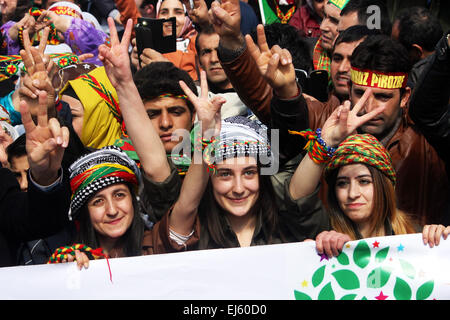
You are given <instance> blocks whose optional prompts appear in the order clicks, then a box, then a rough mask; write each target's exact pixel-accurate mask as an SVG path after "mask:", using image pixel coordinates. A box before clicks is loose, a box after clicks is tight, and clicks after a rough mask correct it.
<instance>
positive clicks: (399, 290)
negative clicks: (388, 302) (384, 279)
mask: <svg viewBox="0 0 450 320" xmlns="http://www.w3.org/2000/svg"><path fill="white" fill-rule="evenodd" d="M411 296H412V291H411V288H410V287H409V285H408V283H407V282H406V281H405V280H403V279H400V278H397V280H396V281H395V286H394V297H395V299H397V300H411Z"/></svg>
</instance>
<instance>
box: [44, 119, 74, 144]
mask: <svg viewBox="0 0 450 320" xmlns="http://www.w3.org/2000/svg"><path fill="white" fill-rule="evenodd" d="M48 128H49V129H50V132H51V135H52V137H53V138H54V139H55V141H56V144H57V145H58V146H62V147H65V146H64V144H66V145H67V144H68V141H69V139H68V131H67V132H66V130H68V129H67V128H66V127H61V125H60V124H59V121H58V120H57V119H56V118H51V119H50V120H49V121H48ZM64 129H66V130H64Z"/></svg>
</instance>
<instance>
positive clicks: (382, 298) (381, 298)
mask: <svg viewBox="0 0 450 320" xmlns="http://www.w3.org/2000/svg"><path fill="white" fill-rule="evenodd" d="M387 297H388V296H385V295H384V294H383V291H381V292H380V295H379V296H378V297H375V299H377V300H386V298H387Z"/></svg>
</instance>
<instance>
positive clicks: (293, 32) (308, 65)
mask: <svg viewBox="0 0 450 320" xmlns="http://www.w3.org/2000/svg"><path fill="white" fill-rule="evenodd" d="M264 33H265V34H266V40H267V44H268V45H269V48H271V47H273V46H274V45H276V44H277V45H279V46H280V47H281V48H282V49H287V50H288V51H289V52H290V53H291V56H292V63H293V65H294V67H295V68H296V69H302V70H305V71H307V72H308V73H309V72H310V71H312V70H313V64H312V57H311V52H310V49H309V45H308V42H307V40H306V39H305V38H304V37H302V36H301V35H300V34H299V33H298V30H297V28H295V27H294V26H291V25H289V24H283V23H279V22H277V23H271V24H267V25H265V26H264ZM251 36H252V38H253V41H255V42H256V41H257V36H256V30H253V31H252V33H251Z"/></svg>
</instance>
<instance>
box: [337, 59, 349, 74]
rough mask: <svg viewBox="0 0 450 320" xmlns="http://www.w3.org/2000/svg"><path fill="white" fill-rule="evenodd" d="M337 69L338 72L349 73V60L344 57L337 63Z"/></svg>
mask: <svg viewBox="0 0 450 320" xmlns="http://www.w3.org/2000/svg"><path fill="white" fill-rule="evenodd" d="M338 71H339V72H340V73H348V74H349V73H350V60H348V59H344V60H342V62H341V64H340V65H339V68H338Z"/></svg>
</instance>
